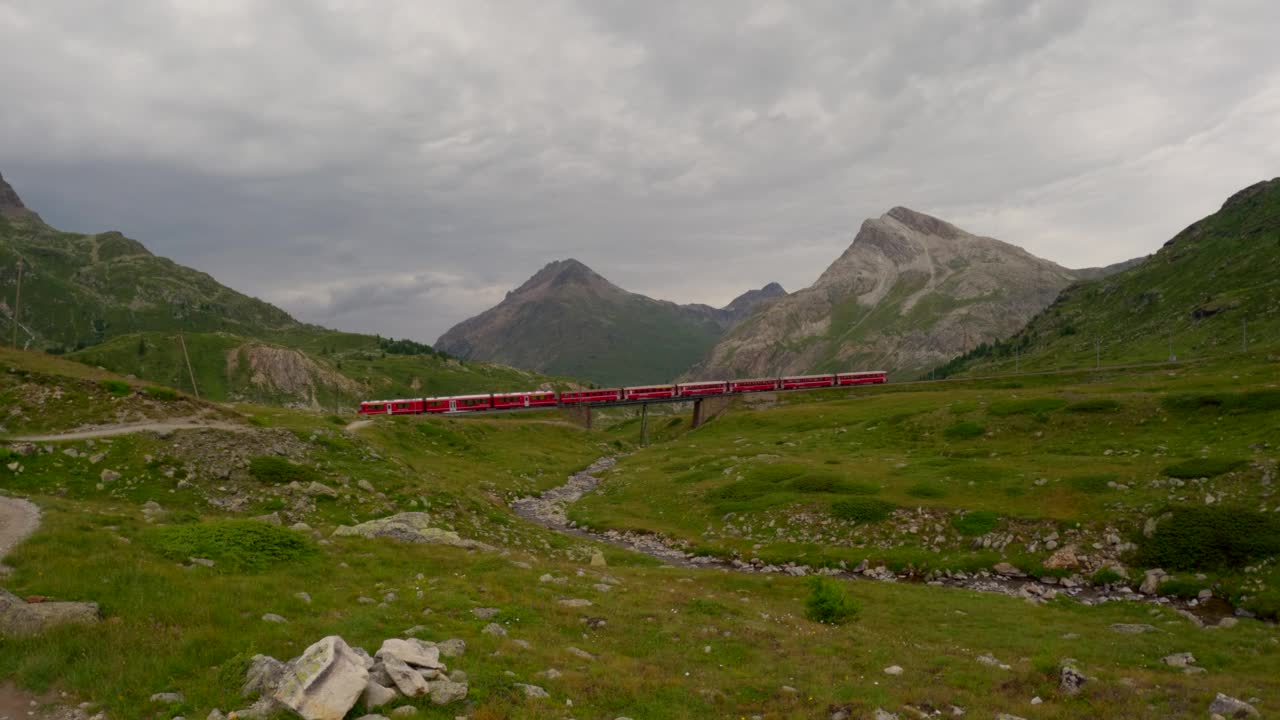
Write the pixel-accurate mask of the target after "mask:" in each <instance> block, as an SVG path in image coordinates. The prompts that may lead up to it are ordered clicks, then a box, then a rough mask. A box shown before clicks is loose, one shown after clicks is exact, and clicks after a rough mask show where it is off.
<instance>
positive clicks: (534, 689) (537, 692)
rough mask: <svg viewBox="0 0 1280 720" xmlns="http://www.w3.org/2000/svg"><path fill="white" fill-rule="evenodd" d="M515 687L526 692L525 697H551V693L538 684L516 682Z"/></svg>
mask: <svg viewBox="0 0 1280 720" xmlns="http://www.w3.org/2000/svg"><path fill="white" fill-rule="evenodd" d="M513 687H515V689H517V690H519V691H521V692H523V693H524V696H525V697H530V698H549V697H551V695H550V694H549V693H548V692H547V691H546V690H543V689H542V688H540V687H538V686H537V685H527V684H525V683H516V684H515V685H514V686H513Z"/></svg>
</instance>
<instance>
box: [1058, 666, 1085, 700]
mask: <svg viewBox="0 0 1280 720" xmlns="http://www.w3.org/2000/svg"><path fill="white" fill-rule="evenodd" d="M1086 682H1089V678H1087V677H1085V676H1084V673H1082V672H1080V671H1079V670H1077V669H1076V668H1075V667H1073V666H1071V665H1067V664H1063V666H1062V667H1061V668H1059V669H1058V689H1059V690H1061V691H1062V693H1063V694H1064V695H1079V694H1080V688H1081V687H1083V686H1084V684H1085V683H1086Z"/></svg>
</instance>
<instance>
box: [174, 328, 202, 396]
mask: <svg viewBox="0 0 1280 720" xmlns="http://www.w3.org/2000/svg"><path fill="white" fill-rule="evenodd" d="M178 344H179V345H181V346H182V358H183V359H184V360H186V361H187V375H189V376H191V390H192V392H194V393H195V396H196V399H197V400H199V399H200V388H198V387H196V373H195V371H194V370H192V369H191V356H190V355H187V341H186V340H184V339H182V333H178Z"/></svg>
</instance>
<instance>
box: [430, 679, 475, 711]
mask: <svg viewBox="0 0 1280 720" xmlns="http://www.w3.org/2000/svg"><path fill="white" fill-rule="evenodd" d="M466 696H467V685H466V683H460V682H454V681H452V680H437V681H435V682H433V683H431V702H432V703H434V704H436V705H448V704H449V703H451V702H457V701H458V700H462V699H464V698H465V697H466Z"/></svg>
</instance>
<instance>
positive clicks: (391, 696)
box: [360, 680, 397, 710]
mask: <svg viewBox="0 0 1280 720" xmlns="http://www.w3.org/2000/svg"><path fill="white" fill-rule="evenodd" d="M396 697H397V694H396V691H395V690H392V689H391V688H389V687H384V686H382V685H379V684H378V683H376V682H374V681H372V680H370V681H369V682H368V683H367V684H366V685H365V686H364V693H363V694H361V696H360V699H361V700H362V701H363V702H364V707H365V709H366V710H372V709H374V708H378V707H382V706H383V705H386V704H387V703H389V702H391V701H392V700H395V699H396Z"/></svg>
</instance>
